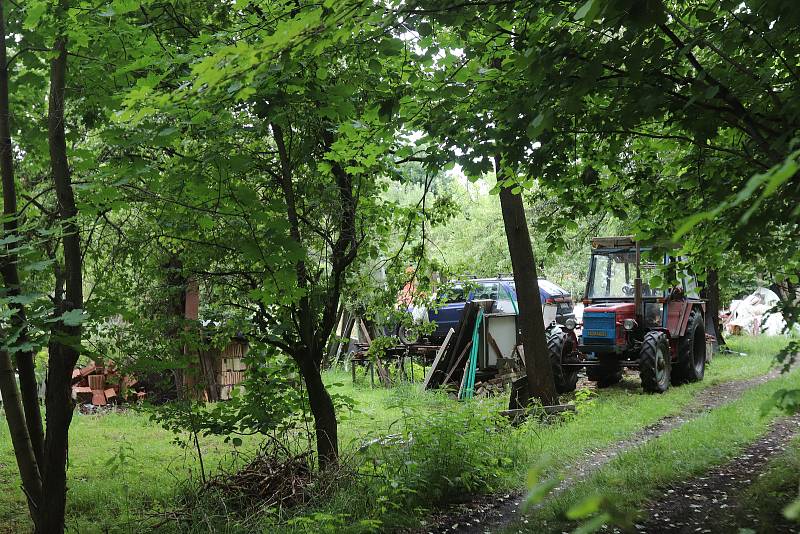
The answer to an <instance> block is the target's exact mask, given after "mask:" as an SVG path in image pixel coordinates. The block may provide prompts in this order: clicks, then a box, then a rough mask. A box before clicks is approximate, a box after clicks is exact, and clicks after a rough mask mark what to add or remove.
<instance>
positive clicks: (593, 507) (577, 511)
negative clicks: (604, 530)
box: [567, 495, 603, 520]
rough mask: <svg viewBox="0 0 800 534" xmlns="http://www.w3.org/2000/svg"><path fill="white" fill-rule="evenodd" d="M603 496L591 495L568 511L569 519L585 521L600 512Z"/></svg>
mask: <svg viewBox="0 0 800 534" xmlns="http://www.w3.org/2000/svg"><path fill="white" fill-rule="evenodd" d="M602 504H603V496H602V495H591V496H589V497H587V498H586V499H584V500H582V501H581V502H579V503H578V504H576V505H575V506H573V507H571V508H570V509H569V510H567V519H573V520H574V519H584V518H586V517H589V516H590V515H592V514H596V513H597V512H599V511H600V506H601V505H602Z"/></svg>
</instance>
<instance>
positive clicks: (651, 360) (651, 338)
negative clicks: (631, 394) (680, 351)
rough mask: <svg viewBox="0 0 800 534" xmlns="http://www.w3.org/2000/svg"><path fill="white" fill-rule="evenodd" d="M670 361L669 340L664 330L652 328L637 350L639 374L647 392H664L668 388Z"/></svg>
mask: <svg viewBox="0 0 800 534" xmlns="http://www.w3.org/2000/svg"><path fill="white" fill-rule="evenodd" d="M670 371H671V362H670V354H669V341H667V335H666V334H665V333H664V332H659V331H657V330H653V331H651V332H648V333H647V334H645V336H644V341H642V348H641V349H640V351H639V376H640V377H641V379H642V388H643V389H644V390H645V391H647V392H648V393H664V392H665V391H667V389H668V388H669V377H670Z"/></svg>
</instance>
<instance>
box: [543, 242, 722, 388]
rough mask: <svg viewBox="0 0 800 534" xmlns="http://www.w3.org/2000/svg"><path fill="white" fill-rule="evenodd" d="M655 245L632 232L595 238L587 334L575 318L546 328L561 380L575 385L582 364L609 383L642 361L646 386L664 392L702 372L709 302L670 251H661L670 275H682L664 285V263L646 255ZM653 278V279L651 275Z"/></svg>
mask: <svg viewBox="0 0 800 534" xmlns="http://www.w3.org/2000/svg"><path fill="white" fill-rule="evenodd" d="M643 253H644V254H646V255H648V256H649V257H651V258H652V257H653V255H654V254H655V252H654V251H653V250H652V249H651V248H650V247H644V246H640V244H639V243H636V242H635V241H634V240H633V238H632V237H596V238H594V239H592V257H591V263H590V264H589V279H588V281H587V284H586V294H585V297H584V301H583V302H584V305H585V308H584V311H583V324H582V332H581V336H580V337H578V336H576V335H575V327H576V326H578V325H577V324H576V322H575V321H574V320H571V321H568V324H566V325H564V327H563V328H550V329H548V347H549V348H550V357H551V361H552V363H553V373H554V377H555V380H556V387H557V389H558V390H559V392H560V393H565V392H568V391H572V390H574V389H575V385H576V383H577V380H578V371H579V370H580V369H581V368H584V367H585V368H586V374H587V376H588V378H589V380H593V381H596V382H597V384H598V386H600V387H604V386H609V385H612V384H615V383H617V382H619V381H620V380H621V379H622V370H623V368H625V367H627V368H629V369H638V370H639V376H640V377H641V380H642V388H643V389H644V390H645V391H647V392H652V393H663V392H665V391H666V390H667V388H669V386H670V384H683V383H687V382H696V381H698V380H702V379H703V374H704V373H705V364H706V335H705V326H704V325H705V320H704V316H705V302H704V301H702V300H701V299H700V298H699V297H698V296H697V284H696V280H695V278H694V277H693V276H689V275H686V274H680V273H678V272H677V270H676V268H675V261H674V259H673V258H671V257H670V256H669V255H668V254H665V255H664V256H663V257H662V258H660V259H661V260H662V261H663V264H664V265H666V269H667V272H668V273H670V278H677V279H680V280H681V282H680V283H679V284H678V285H676V286H674V287H672V288H671V289H670V290H666V291H665V290H661V289H659V288H660V286H661V285H662V284H661V283H660V281H658V280H656V277H657V276H658V277H659V278H660V275H659V274H658V270H657V269H656V265H655V264H654V263H653V262H643V261H642V255H643ZM651 281H652V282H654V284H653V285H654V286H658V287H651V286H650V282H651Z"/></svg>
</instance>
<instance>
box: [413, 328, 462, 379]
mask: <svg viewBox="0 0 800 534" xmlns="http://www.w3.org/2000/svg"><path fill="white" fill-rule="evenodd" d="M454 332H455V330H453V329H452V328H451V329H450V331H449V332H447V337H445V338H444V343H442V345H441V347H439V350H438V351H437V352H436V357H435V358H434V359H433V363H432V364H431V369H430V371H428V374H427V375H426V376H425V380H424V381H423V382H422V389H428V384H430V382H431V378H433V374H434V373H435V372H436V369H437V367H438V366H439V361H440V360H441V359H442V356H443V355H444V353H445V351H446V350H447V345H448V344H449V343H450V338H451V337H452V336H453V333H454ZM412 362H413V360H412ZM412 365H413V363H412Z"/></svg>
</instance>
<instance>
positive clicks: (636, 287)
mask: <svg viewBox="0 0 800 534" xmlns="http://www.w3.org/2000/svg"><path fill="white" fill-rule="evenodd" d="M641 256H642V253H641V249H640V248H639V242H638V241H637V242H636V279H635V280H634V281H633V313H634V314H635V315H636V322H638V323H639V324H644V322H643V318H644V310H642V270H641V266H640V263H641V259H642V257H641Z"/></svg>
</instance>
